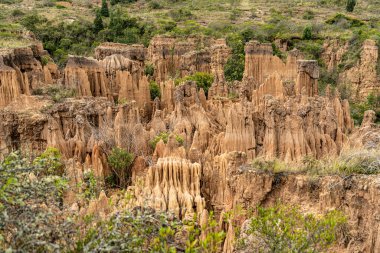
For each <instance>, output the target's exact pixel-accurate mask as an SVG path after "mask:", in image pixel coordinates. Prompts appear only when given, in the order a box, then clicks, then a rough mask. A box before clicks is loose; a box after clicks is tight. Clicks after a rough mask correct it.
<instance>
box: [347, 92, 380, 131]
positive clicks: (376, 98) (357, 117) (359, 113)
mask: <svg viewBox="0 0 380 253" xmlns="http://www.w3.org/2000/svg"><path fill="white" fill-rule="evenodd" d="M350 108H351V117H352V119H353V120H354V123H355V125H358V126H360V125H361V123H362V121H363V116H364V112H365V111H367V110H374V111H375V113H376V116H377V123H378V122H380V117H379V116H380V95H375V94H373V93H372V94H369V95H368V97H367V100H366V101H365V102H361V103H352V104H351V105H350Z"/></svg>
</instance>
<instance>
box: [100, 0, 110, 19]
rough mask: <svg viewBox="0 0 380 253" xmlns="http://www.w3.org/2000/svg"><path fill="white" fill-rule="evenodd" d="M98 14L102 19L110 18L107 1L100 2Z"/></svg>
mask: <svg viewBox="0 0 380 253" xmlns="http://www.w3.org/2000/svg"><path fill="white" fill-rule="evenodd" d="M100 14H101V15H102V16H103V17H109V16H110V13H109V10H108V4H107V0H102V8H101V9H100Z"/></svg>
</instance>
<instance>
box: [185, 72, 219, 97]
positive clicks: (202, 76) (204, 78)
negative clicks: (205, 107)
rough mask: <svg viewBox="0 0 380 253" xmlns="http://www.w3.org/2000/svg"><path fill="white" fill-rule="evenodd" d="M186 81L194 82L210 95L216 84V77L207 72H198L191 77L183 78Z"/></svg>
mask: <svg viewBox="0 0 380 253" xmlns="http://www.w3.org/2000/svg"><path fill="white" fill-rule="evenodd" d="M183 80H184V81H194V82H195V83H196V84H197V87H198V88H199V89H201V88H202V89H203V91H204V92H205V94H206V95H207V94H208V89H209V88H210V87H211V85H212V83H213V82H214V76H213V75H211V74H209V73H205V72H196V73H194V74H192V75H190V76H186V77H184V78H183Z"/></svg>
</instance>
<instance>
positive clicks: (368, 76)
mask: <svg viewBox="0 0 380 253" xmlns="http://www.w3.org/2000/svg"><path fill="white" fill-rule="evenodd" d="M348 50H349V45H348V43H345V44H342V43H341V42H339V41H337V40H332V41H326V42H325V43H324V52H323V53H322V59H323V61H324V62H325V64H326V65H327V69H328V71H329V72H333V71H337V69H338V68H339V64H341V63H342V62H343V60H344V59H343V57H344V54H345V53H346V52H347V51H348ZM378 58H379V48H378V46H377V45H376V42H375V41H374V40H365V41H364V43H363V45H362V47H361V49H360V55H359V60H358V62H357V63H356V64H355V65H354V66H352V67H350V68H348V69H345V70H344V71H343V72H342V73H340V74H339V78H338V84H346V85H347V84H348V85H349V87H350V90H351V92H352V99H356V100H358V101H364V100H366V98H367V96H368V95H369V94H371V93H372V94H378V93H379V92H380V80H379V73H377V65H378Z"/></svg>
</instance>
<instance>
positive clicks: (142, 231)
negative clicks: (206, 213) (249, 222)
mask: <svg viewBox="0 0 380 253" xmlns="http://www.w3.org/2000/svg"><path fill="white" fill-rule="evenodd" d="M201 229H202V230H205V231H208V233H207V235H206V238H205V239H204V240H199V236H200V232H201ZM179 234H182V235H185V237H184V238H183V239H184V240H183V242H181V241H179V240H177V239H176V236H178V235H179ZM224 237H225V233H224V232H223V231H219V229H218V223H217V222H216V221H215V219H214V217H213V216H212V215H210V218H209V220H208V224H206V226H205V227H203V228H201V227H200V226H199V224H197V222H196V217H194V220H190V221H186V222H185V223H182V222H181V221H180V220H178V219H176V218H174V219H173V218H170V217H168V215H165V214H162V213H161V214H160V213H155V212H154V211H153V210H152V209H149V208H135V209H134V210H132V211H123V212H120V213H118V214H116V215H113V216H112V217H111V218H110V219H108V220H106V221H103V222H98V223H97V224H96V225H95V226H92V227H91V228H90V229H88V230H87V232H86V234H85V235H84V236H83V239H82V240H80V241H78V242H77V248H76V252H93V251H99V250H101V251H103V250H104V251H105V250H107V249H112V252H173V253H175V252H177V250H178V249H184V250H185V252H193V253H196V252H211V253H216V252H219V251H220V249H221V246H222V243H223V240H224Z"/></svg>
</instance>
